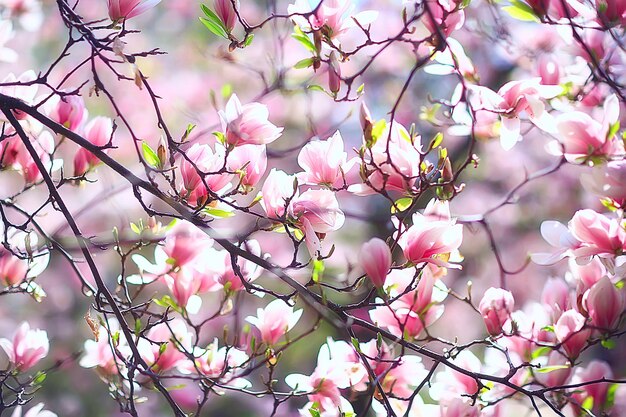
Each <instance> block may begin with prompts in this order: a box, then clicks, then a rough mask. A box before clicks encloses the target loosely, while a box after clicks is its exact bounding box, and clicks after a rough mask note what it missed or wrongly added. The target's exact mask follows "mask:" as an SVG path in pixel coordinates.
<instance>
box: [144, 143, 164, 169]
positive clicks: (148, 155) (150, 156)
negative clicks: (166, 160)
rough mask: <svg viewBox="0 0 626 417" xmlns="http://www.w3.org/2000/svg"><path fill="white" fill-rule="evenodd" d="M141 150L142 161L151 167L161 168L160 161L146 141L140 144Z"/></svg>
mask: <svg viewBox="0 0 626 417" xmlns="http://www.w3.org/2000/svg"><path fill="white" fill-rule="evenodd" d="M141 150H142V151H143V159H144V160H145V161H146V162H147V163H148V165H150V166H152V167H155V168H157V167H159V166H161V160H160V159H159V156H158V155H157V153H156V152H154V150H153V149H152V148H151V147H150V145H148V144H147V143H146V141H142V142H141Z"/></svg>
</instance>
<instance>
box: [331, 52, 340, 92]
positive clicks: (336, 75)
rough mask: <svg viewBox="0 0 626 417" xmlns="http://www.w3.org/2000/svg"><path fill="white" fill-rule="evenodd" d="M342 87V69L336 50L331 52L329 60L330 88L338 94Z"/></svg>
mask: <svg viewBox="0 0 626 417" xmlns="http://www.w3.org/2000/svg"><path fill="white" fill-rule="evenodd" d="M340 88H341V69H340V68H339V60H338V59H337V54H335V52H334V51H333V52H331V53H330V57H329V60H328V89H329V90H330V91H332V92H333V93H335V94H337V92H338V91H339V89H340Z"/></svg>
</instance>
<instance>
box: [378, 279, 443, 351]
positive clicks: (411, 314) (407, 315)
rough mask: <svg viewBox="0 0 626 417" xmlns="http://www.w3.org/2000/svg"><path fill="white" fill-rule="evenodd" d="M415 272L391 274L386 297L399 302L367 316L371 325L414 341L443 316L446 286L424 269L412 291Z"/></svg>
mask: <svg viewBox="0 0 626 417" xmlns="http://www.w3.org/2000/svg"><path fill="white" fill-rule="evenodd" d="M414 271H415V270H414V269H412V268H406V269H403V270H398V269H394V270H392V271H391V272H390V273H389V275H388V276H387V279H386V280H385V285H386V288H387V291H388V293H389V296H390V297H392V298H398V299H397V300H395V301H394V302H392V303H391V304H390V305H389V306H380V307H376V308H375V309H373V310H371V311H370V313H369V315H370V318H371V319H372V321H373V322H374V323H377V324H378V325H379V326H382V327H385V328H387V329H389V332H391V333H392V334H394V335H396V336H398V337H404V336H406V337H409V338H413V339H415V338H417V337H419V335H420V334H421V333H422V331H423V330H424V328H425V327H428V326H430V325H431V324H433V323H434V322H435V321H437V319H439V317H441V315H442V314H443V312H444V305H443V304H441V303H442V302H443V300H444V299H445V298H446V296H447V289H446V288H445V285H443V283H442V282H441V281H437V279H436V278H435V276H434V275H433V274H432V272H431V271H430V269H429V268H424V270H423V271H422V274H421V277H420V278H419V281H417V286H415V289H413V290H411V288H413V285H414V283H415V282H416V277H415V275H414ZM381 301H382V300H381Z"/></svg>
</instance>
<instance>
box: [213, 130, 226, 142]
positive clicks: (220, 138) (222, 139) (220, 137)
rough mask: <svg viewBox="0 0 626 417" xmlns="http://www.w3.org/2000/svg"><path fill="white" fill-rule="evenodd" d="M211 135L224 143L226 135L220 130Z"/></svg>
mask: <svg viewBox="0 0 626 417" xmlns="http://www.w3.org/2000/svg"><path fill="white" fill-rule="evenodd" d="M213 136H215V138H216V139H217V140H218V142H219V143H221V144H222V145H223V144H225V143H226V136H224V134H223V133H222V132H213Z"/></svg>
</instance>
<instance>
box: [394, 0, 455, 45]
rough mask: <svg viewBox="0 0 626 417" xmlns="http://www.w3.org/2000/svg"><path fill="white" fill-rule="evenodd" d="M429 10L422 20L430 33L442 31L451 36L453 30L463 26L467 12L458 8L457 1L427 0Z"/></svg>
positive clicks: (408, 0) (410, 0)
mask: <svg viewBox="0 0 626 417" xmlns="http://www.w3.org/2000/svg"><path fill="white" fill-rule="evenodd" d="M404 3H415V2H414V1H413V0H405V1H404ZM426 7H428V9H427V10H428V11H427V12H425V13H424V16H423V17H422V22H423V23H424V26H426V28H427V29H428V31H429V32H430V33H433V34H436V33H439V31H441V32H442V33H443V34H444V35H445V36H449V35H450V34H451V33H452V32H453V31H455V30H458V29H460V28H462V27H463V24H464V23H465V12H464V11H463V10H461V9H459V8H458V6H457V3H456V2H455V1H448V0H427V2H426Z"/></svg>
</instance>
